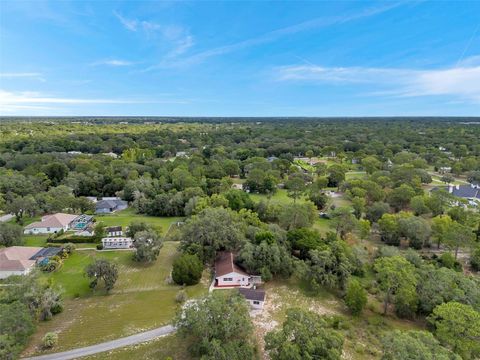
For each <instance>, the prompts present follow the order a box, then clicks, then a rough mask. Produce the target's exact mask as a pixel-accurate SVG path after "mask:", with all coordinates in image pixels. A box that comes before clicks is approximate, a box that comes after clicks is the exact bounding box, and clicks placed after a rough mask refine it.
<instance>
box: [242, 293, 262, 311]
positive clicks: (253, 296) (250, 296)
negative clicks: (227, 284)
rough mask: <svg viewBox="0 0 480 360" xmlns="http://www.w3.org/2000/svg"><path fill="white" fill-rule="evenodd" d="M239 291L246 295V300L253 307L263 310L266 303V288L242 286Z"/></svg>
mask: <svg viewBox="0 0 480 360" xmlns="http://www.w3.org/2000/svg"><path fill="white" fill-rule="evenodd" d="M238 292H239V293H240V294H241V295H243V296H244V297H245V300H247V302H248V303H249V304H250V306H251V307H252V308H253V309H256V310H262V309H263V305H264V304H265V290H260V289H246V288H240V289H238Z"/></svg>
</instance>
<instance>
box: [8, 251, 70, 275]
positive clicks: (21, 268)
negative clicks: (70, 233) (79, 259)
mask: <svg viewBox="0 0 480 360" xmlns="http://www.w3.org/2000/svg"><path fill="white" fill-rule="evenodd" d="M60 251H62V248H60V247H49V248H41V247H29V246H10V247H7V248H3V249H0V279H5V278H7V277H9V276H12V275H27V274H28V273H29V272H30V271H32V269H33V268H34V267H35V264H37V263H41V262H43V261H48V259H49V258H50V257H52V256H54V255H57V254H58V253H59V252H60Z"/></svg>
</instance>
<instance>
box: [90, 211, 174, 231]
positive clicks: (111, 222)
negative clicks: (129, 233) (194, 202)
mask: <svg viewBox="0 0 480 360" xmlns="http://www.w3.org/2000/svg"><path fill="white" fill-rule="evenodd" d="M95 219H96V220H97V221H101V222H103V223H104V224H105V225H106V226H122V227H123V228H124V229H125V228H126V227H127V226H129V225H130V223H131V222H132V221H142V222H145V223H147V224H148V225H150V226H151V227H152V228H154V229H155V230H157V231H158V232H159V233H161V234H166V232H167V230H168V228H169V227H170V225H171V224H172V223H174V222H177V221H183V218H181V217H158V216H147V215H141V214H136V213H135V212H134V210H133V209H132V208H128V209H125V210H122V211H119V212H116V213H113V214H105V215H96V216H95Z"/></svg>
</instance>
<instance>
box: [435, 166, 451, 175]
mask: <svg viewBox="0 0 480 360" xmlns="http://www.w3.org/2000/svg"><path fill="white" fill-rule="evenodd" d="M438 172H439V173H440V174H446V173H450V172H452V168H451V167H450V166H442V167H439V168H438Z"/></svg>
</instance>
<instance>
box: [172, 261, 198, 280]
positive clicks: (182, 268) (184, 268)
mask: <svg viewBox="0 0 480 360" xmlns="http://www.w3.org/2000/svg"><path fill="white" fill-rule="evenodd" d="M202 272H203V264H202V262H201V261H200V259H199V258H198V256H197V255H190V254H183V255H181V256H180V257H179V258H177V259H176V260H175V261H174V262H173V270H172V279H173V281H175V282H176V283H177V284H179V285H194V284H198V282H199V281H200V279H201V277H202Z"/></svg>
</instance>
